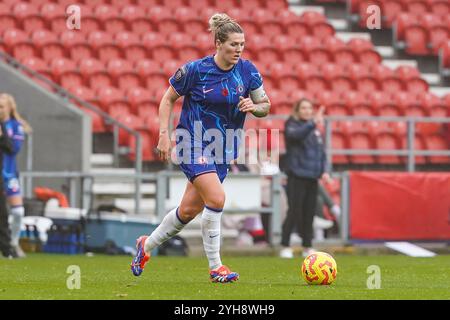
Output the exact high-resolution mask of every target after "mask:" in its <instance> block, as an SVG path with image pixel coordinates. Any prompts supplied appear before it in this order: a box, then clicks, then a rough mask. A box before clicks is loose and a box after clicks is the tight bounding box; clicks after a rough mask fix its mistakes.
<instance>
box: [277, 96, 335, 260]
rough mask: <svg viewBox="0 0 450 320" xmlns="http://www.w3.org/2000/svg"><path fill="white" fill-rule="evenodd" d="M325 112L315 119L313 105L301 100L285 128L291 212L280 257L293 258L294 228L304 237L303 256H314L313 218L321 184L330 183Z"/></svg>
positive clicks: (282, 239) (283, 230)
mask: <svg viewBox="0 0 450 320" xmlns="http://www.w3.org/2000/svg"><path fill="white" fill-rule="evenodd" d="M324 111H325V108H324V107H323V106H321V107H320V108H319V110H318V111H317V113H316V114H315V115H314V110H313V104H312V103H311V101H309V100H308V99H301V100H300V101H299V102H297V103H295V104H294V106H293V110H292V114H291V116H290V117H289V119H288V120H287V121H286V124H285V131H284V135H285V142H286V174H287V176H288V182H287V198H288V207H289V208H288V212H287V215H286V219H285V220H284V223H283V228H282V237H281V245H282V246H283V249H282V250H281V252H280V256H281V257H283V258H293V252H292V249H291V248H290V246H289V244H290V243H289V241H290V235H291V232H292V230H293V228H294V226H296V227H297V230H298V231H299V233H300V236H301V237H302V245H303V248H304V250H303V255H304V256H307V255H309V254H310V253H313V252H314V249H313V248H312V238H313V218H314V214H315V212H316V205H317V192H318V180H319V179H320V178H324V179H326V180H328V179H330V176H329V175H328V174H327V173H325V165H326V156H325V149H324V144H323V139H322V136H321V134H320V131H319V130H318V129H317V126H318V125H321V124H322V123H323V113H324Z"/></svg>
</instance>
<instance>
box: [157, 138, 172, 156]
mask: <svg viewBox="0 0 450 320" xmlns="http://www.w3.org/2000/svg"><path fill="white" fill-rule="evenodd" d="M156 149H157V150H158V154H159V158H160V159H161V160H163V161H167V160H168V159H169V156H170V139H169V134H168V133H162V134H160V135H159V141H158V146H157V147H156Z"/></svg>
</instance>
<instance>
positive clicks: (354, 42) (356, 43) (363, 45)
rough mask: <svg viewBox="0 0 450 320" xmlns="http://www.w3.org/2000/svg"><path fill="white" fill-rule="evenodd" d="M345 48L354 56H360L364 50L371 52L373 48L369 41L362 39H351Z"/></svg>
mask: <svg viewBox="0 0 450 320" xmlns="http://www.w3.org/2000/svg"><path fill="white" fill-rule="evenodd" d="M347 48H349V49H350V50H352V51H353V52H354V53H355V54H360V53H361V52H363V51H366V50H373V49H374V46H373V43H372V42H371V41H370V40H366V39H363V38H353V39H351V40H349V41H348V43H347Z"/></svg>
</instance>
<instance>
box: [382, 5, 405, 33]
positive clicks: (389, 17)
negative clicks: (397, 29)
mask: <svg viewBox="0 0 450 320" xmlns="http://www.w3.org/2000/svg"><path fill="white" fill-rule="evenodd" d="M404 11H405V7H404V5H403V3H402V1H400V0H384V1H383V7H382V15H383V17H384V20H383V25H384V26H385V27H388V28H391V27H392V24H393V22H394V21H395V20H396V19H397V17H398V16H399V14H400V13H402V12H404Z"/></svg>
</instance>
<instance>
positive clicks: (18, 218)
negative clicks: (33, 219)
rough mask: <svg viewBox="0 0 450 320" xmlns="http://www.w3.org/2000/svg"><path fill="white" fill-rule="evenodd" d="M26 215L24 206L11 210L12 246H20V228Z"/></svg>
mask: <svg viewBox="0 0 450 320" xmlns="http://www.w3.org/2000/svg"><path fill="white" fill-rule="evenodd" d="M24 215H25V209H24V207H23V206H17V207H12V208H11V225H10V228H11V245H13V246H18V245H19V239H20V227H21V226H22V218H23V216H24Z"/></svg>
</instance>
